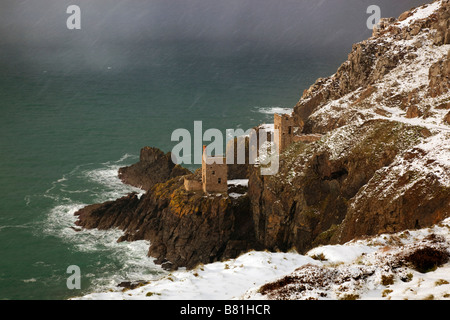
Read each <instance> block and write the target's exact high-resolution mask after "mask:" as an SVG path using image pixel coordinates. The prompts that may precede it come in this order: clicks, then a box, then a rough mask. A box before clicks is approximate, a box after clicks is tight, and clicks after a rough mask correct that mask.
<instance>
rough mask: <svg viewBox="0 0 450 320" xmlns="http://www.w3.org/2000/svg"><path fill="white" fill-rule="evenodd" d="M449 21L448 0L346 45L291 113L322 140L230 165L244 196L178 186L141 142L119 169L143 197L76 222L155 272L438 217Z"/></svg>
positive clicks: (165, 164) (163, 161)
mask: <svg viewBox="0 0 450 320" xmlns="http://www.w3.org/2000/svg"><path fill="white" fill-rule="evenodd" d="M449 17H450V4H449V1H448V0H440V1H435V2H433V3H431V4H428V5H425V6H422V7H419V8H416V9H412V10H411V11H408V12H405V13H404V14H402V15H401V16H400V18H399V19H398V20H397V19H390V20H386V21H387V22H386V23H385V25H383V27H382V28H378V29H377V30H376V32H374V36H373V37H372V38H370V39H368V40H366V41H363V42H361V43H358V44H355V45H354V46H353V49H352V52H351V53H350V54H349V56H348V60H347V61H346V62H344V63H343V64H342V65H341V66H340V67H339V69H338V70H337V72H336V73H335V74H334V75H333V76H331V77H329V78H326V79H318V80H317V81H316V83H315V84H314V85H312V86H311V87H310V88H309V89H307V90H305V92H304V94H303V96H302V98H301V99H300V101H299V102H298V104H297V105H296V106H295V108H294V112H293V115H294V117H295V118H296V119H297V121H299V123H300V121H303V122H304V124H305V126H304V132H303V133H305V134H322V135H323V136H322V138H321V139H320V140H318V141H313V142H309V143H305V142H302V141H299V142H295V143H293V144H292V145H291V146H290V147H289V148H288V149H287V150H286V151H285V152H283V153H282V154H281V155H280V158H279V160H280V170H279V172H278V174H277V175H274V176H261V175H260V172H259V168H258V167H253V166H246V167H245V168H244V169H245V170H244V171H243V172H240V168H233V170H232V171H233V172H234V173H236V175H245V176H248V177H249V187H248V193H247V195H246V196H242V197H239V198H237V199H234V198H231V197H223V196H214V195H203V194H202V193H189V192H186V191H185V190H184V188H183V177H182V176H183V175H185V174H188V172H186V171H184V169H182V168H177V167H175V166H173V165H171V164H170V163H171V162H169V161H168V159H170V156H168V155H164V154H163V153H162V152H158V151H155V150H152V149H145V150H144V151H143V153H144V155H143V154H142V153H141V161H140V162H139V164H137V165H135V166H132V167H130V168H127V169H123V170H121V171H120V176H121V178H122V180H123V181H124V182H126V183H130V184H133V185H135V186H140V187H144V189H146V190H148V191H147V193H146V194H145V195H144V196H142V197H141V198H140V199H139V198H138V197H137V195H134V194H133V195H129V196H127V197H124V198H122V199H118V200H117V201H113V202H108V203H105V204H97V205H92V206H88V207H86V208H84V209H82V210H80V211H79V212H78V213H77V215H78V217H79V220H78V222H77V224H78V225H80V226H83V227H86V228H100V229H107V228H112V227H115V228H120V229H122V230H124V235H123V236H122V238H121V239H120V241H125V240H127V241H132V240H139V239H147V240H150V242H151V247H150V249H149V255H150V256H153V257H155V258H156V259H157V262H158V263H161V264H163V265H164V266H165V267H166V268H176V267H181V266H186V267H188V268H191V267H194V266H195V265H196V264H198V263H209V262H213V261H216V260H220V259H226V258H233V257H235V256H237V255H239V254H240V253H242V252H244V251H246V250H249V249H262V248H265V249H269V250H289V249H291V248H295V249H297V250H298V251H300V252H304V251H306V250H308V249H310V248H312V247H314V246H317V245H319V244H329V243H343V242H346V241H349V240H351V239H354V238H357V237H363V236H366V235H375V234H379V233H390V232H398V231H401V230H405V229H411V228H423V227H427V226H431V225H432V224H434V223H436V222H438V221H441V220H442V219H444V218H446V217H449V216H450V125H449V124H450V120H449V105H450V90H449V88H450V81H449V62H450V55H449V52H450V36H449ZM146 154H147V155H148V156H146ZM155 172H160V173H157V174H155ZM142 173H144V174H142ZM189 174H190V173H189ZM143 176H145V177H146V178H145V179H144V178H143ZM149 177H151V178H150V179H149Z"/></svg>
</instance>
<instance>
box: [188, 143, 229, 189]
mask: <svg viewBox="0 0 450 320" xmlns="http://www.w3.org/2000/svg"><path fill="white" fill-rule="evenodd" d="M201 172H202V176H201V180H200V179H198V177H197V178H196V177H195V176H194V177H192V178H189V179H188V178H185V179H184V187H185V189H186V190H187V191H203V192H204V193H228V166H227V163H226V158H225V157H217V156H216V157H212V156H208V154H207V152H206V146H203V156H202V171H201Z"/></svg>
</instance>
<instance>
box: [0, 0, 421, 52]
mask: <svg viewBox="0 0 450 320" xmlns="http://www.w3.org/2000/svg"><path fill="white" fill-rule="evenodd" d="M422 3H423V0H421V1H417V0H395V1H392V0H1V2H0V49H1V50H2V51H8V49H11V48H14V50H15V52H16V53H17V54H18V55H24V56H26V55H29V56H31V55H33V53H34V52H35V51H34V50H35V49H42V48H46V49H52V50H53V49H55V48H56V49H61V48H64V49H65V50H72V49H73V50H78V51H80V50H81V51H83V50H86V52H87V51H89V52H90V53H91V56H95V55H98V57H97V58H99V59H101V57H100V56H101V55H102V54H104V52H106V51H108V52H110V53H111V52H113V51H120V50H123V49H124V48H127V50H130V48H142V47H146V46H153V45H155V44H157V43H158V42H161V41H166V42H170V41H186V42H187V43H189V42H192V43H195V42H207V43H213V44H215V45H217V46H219V48H221V49H222V50H224V51H230V52H233V50H235V49H237V48H239V47H240V46H243V45H247V46H251V47H254V48H261V49H274V50H278V51H299V52H300V51H305V50H307V51H310V52H311V51H313V52H321V51H322V52H324V51H328V50H332V49H333V50H341V51H342V50H345V52H348V51H350V49H351V45H352V44H353V43H355V42H358V41H361V40H363V39H366V38H368V37H369V36H370V35H371V31H370V30H368V29H367V27H366V21H367V19H368V17H369V14H367V13H366V10H367V7H368V6H369V5H372V4H376V5H378V6H380V8H381V12H382V16H383V17H390V16H395V17H397V16H398V15H399V14H400V13H402V12H403V11H405V10H407V9H410V8H411V7H414V6H417V5H420V4H422ZM73 4H75V5H78V6H79V7H80V8H81V30H68V29H67V27H66V20H67V18H68V17H69V14H67V13H66V9H67V7H68V6H69V5H73ZM220 46H222V47H220ZM118 55H120V53H119V54H118ZM1 57H2V56H1V54H0V58H1Z"/></svg>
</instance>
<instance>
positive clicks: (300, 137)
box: [273, 113, 321, 153]
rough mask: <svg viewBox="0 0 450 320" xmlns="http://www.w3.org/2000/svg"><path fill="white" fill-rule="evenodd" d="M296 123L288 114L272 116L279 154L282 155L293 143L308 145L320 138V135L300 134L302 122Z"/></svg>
mask: <svg viewBox="0 0 450 320" xmlns="http://www.w3.org/2000/svg"><path fill="white" fill-rule="evenodd" d="M300 122H301V123H297V121H296V120H295V118H294V117H293V116H292V115H290V114H281V115H280V114H276V113H275V114H274V119H273V123H274V129H275V130H278V141H276V143H278V146H279V152H280V153H282V152H283V151H284V150H286V148H287V147H289V146H290V145H291V144H292V143H294V142H298V141H301V142H304V143H310V142H314V141H317V140H319V139H320V138H321V135H320V134H302V133H301V132H302V130H303V122H302V121H301V120H300Z"/></svg>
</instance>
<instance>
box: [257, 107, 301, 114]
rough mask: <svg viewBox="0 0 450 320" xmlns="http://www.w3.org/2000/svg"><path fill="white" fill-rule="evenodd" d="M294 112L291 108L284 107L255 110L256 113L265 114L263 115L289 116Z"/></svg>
mask: <svg viewBox="0 0 450 320" xmlns="http://www.w3.org/2000/svg"><path fill="white" fill-rule="evenodd" d="M292 111H294V109H292V108H284V107H261V108H257V112H260V113H265V114H275V113H278V114H290V113H292Z"/></svg>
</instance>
